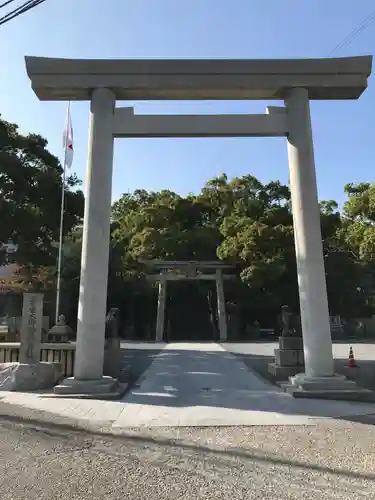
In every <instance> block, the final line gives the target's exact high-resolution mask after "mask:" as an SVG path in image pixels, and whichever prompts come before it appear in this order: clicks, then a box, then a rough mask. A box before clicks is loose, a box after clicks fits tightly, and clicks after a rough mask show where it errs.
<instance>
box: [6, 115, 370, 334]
mask: <svg viewBox="0 0 375 500" xmlns="http://www.w3.org/2000/svg"><path fill="white" fill-rule="evenodd" d="M62 174H63V169H62V167H61V165H60V163H59V161H58V159H57V158H56V157H55V156H54V155H52V154H51V153H50V152H49V151H48V149H47V141H46V140H45V139H43V138H42V137H41V136H39V135H35V134H29V135H23V134H21V133H20V131H19V130H18V128H17V126H16V125H15V124H11V123H8V122H6V121H4V120H2V119H0V192H1V199H0V215H1V217H2V218H1V220H2V221H3V224H2V225H1V227H0V242H1V243H2V244H5V243H7V242H8V241H12V242H13V243H15V244H18V245H19V247H18V251H17V253H16V254H14V259H16V260H17V262H18V263H19V264H21V265H27V266H31V267H32V268H33V269H38V270H39V279H40V280H42V281H43V280H44V281H45V282H48V286H50V288H51V290H52V291H53V290H54V287H55V274H56V258H57V241H58V236H59V223H60V203H61V187H62ZM79 186H80V181H79V179H78V178H77V177H76V176H75V175H68V176H67V178H66V205H65V217H64V235H65V243H64V259H63V283H62V286H63V288H62V292H63V293H62V299H63V302H62V305H63V312H65V313H67V315H68V316H70V317H71V318H74V317H75V316H76V313H77V303H78V293H79V276H80V253H81V245H82V237H81V236H82V234H81V229H80V226H79V223H80V222H81V219H82V215H83V206H84V196H83V193H82V191H81V190H80V189H79ZM344 192H345V194H346V201H345V203H344V204H343V206H342V209H341V210H340V209H339V206H338V204H337V202H336V201H334V200H325V201H324V200H323V201H321V202H320V211H321V228H322V240H323V252H324V262H325V270H326V281H327V291H328V298H329V307H330V312H331V314H333V315H334V314H341V315H343V316H348V315H350V316H356V315H357V316H361V315H367V314H373V313H375V301H374V283H375V266H374V260H375V259H374V258H375V184H371V183H367V182H362V183H359V184H354V183H352V184H347V185H346V186H344ZM111 225H112V228H111V241H110V245H111V246H110V262H109V280H108V283H109V284H108V307H114V306H117V307H120V308H121V309H122V310H123V312H124V314H125V316H126V321H127V322H128V323H129V322H130V323H132V324H133V325H138V327H136V328H139V329H140V330H142V328H143V333H140V334H139V335H144V336H147V333H145V329H146V330H147V328H150V324H151V323H152V321H154V319H155V312H156V310H155V303H156V300H157V290H156V287H155V285H152V284H150V282H148V281H147V280H146V279H144V278H145V271H146V269H145V268H144V266H143V265H142V263H141V262H142V260H144V259H164V260H214V259H221V260H225V261H227V262H229V263H232V264H234V266H235V270H236V271H235V272H236V273H237V280H234V281H231V282H230V283H229V282H228V283H227V284H226V297H227V305H228V311H229V315H232V316H233V315H234V313H233V311H237V312H236V314H237V316H240V317H241V321H242V324H248V323H249V322H252V321H254V320H257V321H260V322H261V323H262V324H264V325H265V326H267V322H272V321H274V319H275V318H276V316H277V313H278V312H279V310H280V306H281V305H284V304H288V305H289V306H290V307H291V308H292V309H294V310H295V311H296V312H297V311H298V308H299V299H298V285H297V269H296V261H295V251H294V239H293V238H294V237H293V218H292V211H291V196H290V190H289V187H288V186H286V185H282V184H281V183H280V182H279V181H277V180H274V181H271V182H266V183H262V182H261V181H260V180H259V179H257V178H255V177H254V176H251V175H245V176H242V177H237V178H234V179H228V177H227V176H226V175H225V174H222V175H220V176H218V177H216V178H213V179H211V180H209V181H208V182H206V184H205V185H204V186H203V187H202V189H201V191H200V192H199V193H196V194H190V195H188V196H181V195H179V194H177V193H175V192H173V191H170V190H162V191H159V192H153V191H145V190H142V189H139V190H136V191H134V192H133V193H127V194H124V195H123V196H122V197H121V198H120V199H119V200H117V201H116V202H115V203H114V204H113V208H112V223H111ZM0 257H1V259H2V260H4V252H3V254H2V255H1V256H0ZM51 277H52V278H51ZM211 285H212V284H211ZM211 285H210V284H209V283H208V284H207V283H194V284H192V283H189V284H186V283H185V284H182V283H174V284H173V285H172V286H171V290H170V297H169V298H170V300H172V301H173V304H174V305H173V307H174V309H176V310H178V309H179V307H180V306H181V310H182V309H183V308H186V307H188V306H187V304H188V303H189V301H191V300H192V299H191V297H192V294H194V293H195V294H197V296H200V297H201V299H202V301H206V302H205V303H206V307H207V308H208V310H210V311H211V313H212V311H213V308H214V300H213V302H212V297H213V293H214V292H213V291H212V290H210V286H211ZM193 288H194V290H193ZM179 304H180V306H179ZM194 308H195V310H198V309H199V307H198V304H196V305H195V306H194ZM211 313H210V314H211ZM147 324H148V327H147V328H146V326H145V325H147ZM142 325H143V326H142Z"/></svg>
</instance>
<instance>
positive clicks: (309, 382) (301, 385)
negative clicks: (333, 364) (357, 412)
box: [280, 373, 375, 402]
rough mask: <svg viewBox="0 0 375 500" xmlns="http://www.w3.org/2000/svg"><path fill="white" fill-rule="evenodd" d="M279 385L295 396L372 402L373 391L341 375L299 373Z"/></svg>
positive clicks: (374, 398) (374, 393)
mask: <svg viewBox="0 0 375 500" xmlns="http://www.w3.org/2000/svg"><path fill="white" fill-rule="evenodd" d="M280 386H281V387H282V388H283V389H284V391H285V392H288V393H289V394H291V395H292V396H294V397H295V398H314V399H333V400H344V401H345V400H346V401H364V402H374V401H375V392H374V391H370V390H369V389H364V388H362V387H359V386H358V385H357V384H356V383H355V382H354V381H352V380H349V379H347V378H346V377H344V376H342V375H333V376H332V377H309V376H308V375H306V374H305V373H299V374H297V375H295V376H294V377H290V379H289V383H282V384H280Z"/></svg>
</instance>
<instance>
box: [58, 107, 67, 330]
mask: <svg viewBox="0 0 375 500" xmlns="http://www.w3.org/2000/svg"><path fill="white" fill-rule="evenodd" d="M69 117H70V101H69V104H68V118H69ZM68 125H69V123H68V121H67V126H68ZM67 142H68V137H67V134H66V138H65V147H64V170H63V176H62V183H61V184H62V186H61V210H60V236H59V255H58V260H57V285H56V313H55V323H56V324H57V322H58V320H59V313H60V295H61V267H62V250H63V240H64V210H65V180H66V157H67V149H68V145H67Z"/></svg>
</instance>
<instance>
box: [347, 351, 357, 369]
mask: <svg viewBox="0 0 375 500" xmlns="http://www.w3.org/2000/svg"><path fill="white" fill-rule="evenodd" d="M348 368H357V363H356V362H355V359H354V354H353V347H350V348H349V360H348Z"/></svg>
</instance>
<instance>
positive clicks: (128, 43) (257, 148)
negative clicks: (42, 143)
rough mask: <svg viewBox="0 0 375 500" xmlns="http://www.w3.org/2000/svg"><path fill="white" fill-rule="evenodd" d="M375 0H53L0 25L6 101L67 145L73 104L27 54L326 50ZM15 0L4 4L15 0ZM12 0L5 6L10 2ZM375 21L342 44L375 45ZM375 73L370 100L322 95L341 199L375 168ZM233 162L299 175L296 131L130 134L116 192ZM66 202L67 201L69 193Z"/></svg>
mask: <svg viewBox="0 0 375 500" xmlns="http://www.w3.org/2000/svg"><path fill="white" fill-rule="evenodd" d="M374 8H375V4H374V1H373V0H357V1H356V2H351V1H346V2H345V1H342V0H341V1H340V0H329V1H327V0H314V1H311V2H308V1H304V0H189V1H188V2H185V1H182V0H136V1H132V0H63V1H62V0H47V1H46V2H45V3H44V4H42V5H41V6H38V7H36V8H35V9H34V10H32V11H30V12H28V13H27V14H25V15H23V16H20V17H18V18H17V19H15V20H14V21H11V22H9V23H8V24H6V25H4V26H1V27H0V63H1V66H0V67H1V76H0V113H1V114H2V116H3V117H4V118H5V119H6V120H8V121H12V122H16V123H18V124H19V126H20V128H21V130H22V131H25V132H26V131H30V132H36V133H40V134H42V135H43V136H45V137H46V138H47V139H48V142H49V147H50V149H51V151H52V152H53V153H55V154H56V155H58V156H59V157H61V156H62V131H63V128H64V124H65V115H66V104H65V103H53V102H40V101H38V99H37V98H36V96H35V95H34V93H33V92H32V90H31V87H30V82H29V80H28V78H27V76H26V72H25V67H24V59H23V58H24V56H25V55H36V56H50V57H76V58H85V57H87V58H288V57H290V58H294V57H326V56H327V55H328V54H329V53H330V51H331V50H332V49H333V48H334V47H335V46H336V45H337V43H339V42H340V41H341V40H342V39H343V38H344V37H345V36H346V35H348V33H349V32H350V31H351V30H352V29H353V28H356V26H357V25H359V23H360V22H361V21H362V20H363V19H364V18H365V17H366V16H367V15H368V14H370V13H371V12H373V11H374ZM3 11H4V12H3ZM5 11H6V9H1V10H0V14H5ZM374 49H375V22H374V23H373V25H371V26H370V27H369V28H368V29H367V30H366V31H364V32H363V33H362V34H361V35H360V36H359V37H357V38H356V39H355V40H354V41H353V43H351V44H350V45H349V46H347V47H346V48H345V49H344V50H342V51H340V52H338V53H337V54H336V55H337V56H349V55H365V54H373V52H374ZM266 104H269V103H265V102H262V101H258V102H226V101H225V102H200V103H199V102H198V103H197V102H193V103H187V102H182V103H180V102H174V103H173V102H161V103H158V102H150V103H135V109H136V112H137V111H138V112H150V113H200V112H202V113H215V112H217V113H230V112H231V113H256V112H261V113H262V112H263V111H264V109H265V106H266ZM374 104H375V82H374V81H373V79H371V78H370V85H369V89H368V90H367V91H366V92H365V94H364V95H363V96H362V98H361V99H360V100H359V101H342V102H313V103H312V120H313V132H314V141H315V156H316V166H317V175H318V186H319V195H320V198H321V199H332V198H334V199H336V200H338V201H339V202H341V201H342V200H343V199H344V197H343V185H344V184H345V183H346V182H360V181H372V180H374V173H373V172H374V159H375V154H374V153H375V151H374V147H375V134H374V123H373V114H372V110H373V109H374ZM72 119H73V127H74V138H75V143H74V146H75V151H76V153H75V157H74V163H73V170H74V171H75V172H77V174H78V176H79V177H80V178H81V179H84V175H85V168H86V157H87V124H88V103H73V105H72ZM222 172H226V173H227V174H228V175H229V176H230V177H234V176H237V175H243V174H252V175H255V176H257V177H258V178H260V179H261V180H262V181H268V180H271V179H272V180H273V179H280V180H281V181H282V182H285V183H287V182H288V168H287V153H286V144H285V140H284V139H275V138H248V139H247V138H240V139H155V140H154V139H145V140H140V139H131V140H129V139H123V140H117V141H116V145H115V164H114V177H113V198H114V199H115V198H118V197H119V196H120V195H121V194H122V193H123V192H128V191H131V190H134V189H137V188H144V189H153V190H159V189H163V188H168V189H172V190H175V191H177V192H179V193H181V194H186V193H188V192H191V191H198V190H199V189H200V188H201V187H202V185H203V183H204V182H205V181H206V180H208V179H209V178H211V177H214V176H215V175H219V174H221V173H222ZM57 202H58V201H57Z"/></svg>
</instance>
